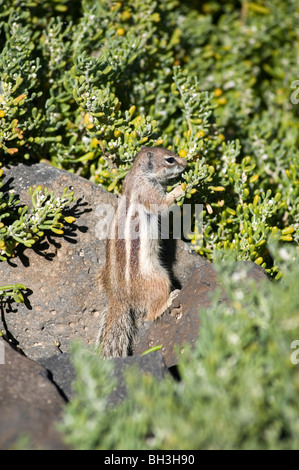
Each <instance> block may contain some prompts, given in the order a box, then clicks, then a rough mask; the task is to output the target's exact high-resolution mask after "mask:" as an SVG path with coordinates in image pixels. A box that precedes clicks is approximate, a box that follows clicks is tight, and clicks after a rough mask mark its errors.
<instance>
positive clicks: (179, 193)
mask: <svg viewBox="0 0 299 470" xmlns="http://www.w3.org/2000/svg"><path fill="white" fill-rule="evenodd" d="M184 192H185V191H184V190H183V189H182V187H181V186H177V187H176V188H174V189H173V190H172V191H171V193H170V194H171V195H172V196H173V198H174V199H178V198H179V197H181V196H182V195H183V194H184Z"/></svg>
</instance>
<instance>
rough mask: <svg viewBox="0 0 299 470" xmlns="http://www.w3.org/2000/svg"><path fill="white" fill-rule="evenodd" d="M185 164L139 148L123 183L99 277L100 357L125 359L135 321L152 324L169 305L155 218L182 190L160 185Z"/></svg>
mask: <svg viewBox="0 0 299 470" xmlns="http://www.w3.org/2000/svg"><path fill="white" fill-rule="evenodd" d="M186 164H187V162H186V160H184V159H183V158H180V157H178V156H177V155H176V154H175V153H173V152H172V151H170V150H167V149H164V148H160V147H152V148H142V150H141V151H140V152H139V153H138V155H137V157H136V159H135V161H134V164H133V166H132V168H131V170H130V171H129V173H128V174H127V176H126V178H125V180H124V185H123V192H122V196H121V198H120V200H119V205H118V209H117V211H116V214H115V216H114V219H113V221H112V223H111V227H110V233H109V236H108V239H107V248H106V249H107V251H106V261H105V264H104V266H103V270H102V275H101V284H102V287H103V288H104V290H105V291H106V293H107V294H108V299H109V305H108V309H107V312H106V313H105V314H104V315H103V316H102V318H101V326H100V332H99V342H100V345H101V353H102V356H103V357H114V356H127V355H128V354H130V353H131V347H132V342H133V339H134V336H135V334H136V330H137V324H138V318H139V317H143V318H145V320H155V319H156V318H158V317H159V316H160V315H162V313H163V312H164V311H165V310H166V309H167V308H168V306H169V298H170V289H171V282H170V276H169V273H168V271H167V270H166V268H165V267H164V266H162V264H161V261H160V257H159V250H160V241H159V238H158V237H157V227H158V217H159V214H160V213H161V212H163V209H164V210H165V209H167V208H168V207H169V206H170V205H171V204H172V203H173V202H174V201H175V199H176V198H178V197H179V196H181V195H182V193H183V190H182V189H181V186H177V187H176V188H175V189H174V190H173V191H171V192H170V193H166V190H165V186H166V184H167V182H168V180H170V179H171V178H174V177H176V176H177V175H179V174H180V173H181V172H182V171H183V170H184V168H185V167H186Z"/></svg>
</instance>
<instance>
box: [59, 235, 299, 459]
mask: <svg viewBox="0 0 299 470" xmlns="http://www.w3.org/2000/svg"><path fill="white" fill-rule="evenodd" d="M272 250H273V256H274V258H275V259H276V260H277V261H278V258H280V264H281V265H282V266H283V267H284V271H285V273H286V274H285V276H284V278H283V280H282V281H279V282H277V283H270V282H269V281H268V282H266V281H265V282H264V283H261V284H259V285H256V284H255V283H254V282H252V283H251V282H250V280H249V278H248V275H247V271H246V269H245V266H242V268H240V267H238V270H236V267H237V264H236V263H231V262H230V257H229V256H228V257H227V258H226V262H225V263H223V262H220V261H216V263H215V266H216V268H217V270H218V272H219V276H220V279H221V283H222V286H223V288H224V289H225V291H226V292H227V295H228V298H229V304H226V303H223V302H222V303H220V304H219V302H218V300H219V297H220V295H221V294H220V292H219V293H218V295H217V294H216V295H214V296H213V301H212V305H211V308H209V309H208V310H205V311H201V314H200V316H201V330H200V337H199V340H198V341H197V343H196V345H195V347H194V349H193V350H190V348H185V352H184V354H183V355H180V363H179V366H178V367H179V374H180V376H181V381H180V382H178V381H175V380H174V379H173V378H171V377H168V378H166V379H164V380H163V381H158V380H157V379H155V378H154V377H152V376H150V375H146V374H144V375H142V376H140V372H138V371H135V370H134V369H133V370H131V371H130V372H129V373H128V375H127V379H126V381H127V387H128V398H127V399H126V400H125V401H124V402H122V403H121V404H119V405H117V406H116V407H115V408H109V406H107V396H108V394H109V392H110V391H111V389H112V386H113V384H112V385H111V375H112V373H111V372H112V368H113V363H112V362H111V361H104V360H99V358H98V356H97V354H95V353H93V352H92V351H89V350H87V349H84V348H82V346H79V345H77V346H76V347H75V349H74V351H73V355H74V364H75V368H76V372H77V380H76V385H75V390H76V392H77V393H76V395H75V397H74V399H73V400H72V401H71V402H70V403H69V404H68V405H67V408H66V410H65V416H64V423H63V431H64V433H65V435H66V439H67V442H68V443H69V444H71V445H72V446H74V448H77V449H78V448H79V449H106V450H108V449H109V450H115V449H131V450H132V449H147V450H154V449H155V450H161V449H165V450H180V449H181V450H184V449H296V448H298V445H299V441H298V435H299V433H298V431H299V419H298V416H299V409H298V399H297V396H298V390H299V364H298V362H299V355H298V347H297V351H296V349H295V350H294V349H292V348H294V344H292V343H293V341H295V340H298V339H299V323H298V310H299V299H298V296H296V292H297V287H298V275H299V268H298V263H297V264H296V263H294V261H295V253H294V251H293V250H287V249H286V248H280V249H279V248H277V246H276V244H275V245H274V246H273V247H272ZM296 344H297V343H296ZM151 354H153V353H151ZM137 378H138V379H137Z"/></svg>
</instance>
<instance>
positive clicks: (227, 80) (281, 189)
mask: <svg viewBox="0 0 299 470" xmlns="http://www.w3.org/2000/svg"><path fill="white" fill-rule="evenodd" d="M0 5H1V3H0ZM74 5H76V8H75V7H74ZM297 21H298V9H297V2H296V1H295V0H288V1H286V2H280V1H278V0H274V1H271V2H270V1H268V0H264V1H259V2H257V3H254V2H245V1H244V2H242V3H241V4H240V2H235V1H233V0H227V1H225V2H213V3H211V4H210V3H204V4H202V5H201V6H197V3H196V2H191V1H190V2H183V4H182V2H179V1H178V0H167V1H165V2H157V1H152V0H143V1H139V0H137V1H136V0H124V1H121V2H117V1H116V2H110V1H107V0H97V1H91V0H82V1H76V2H75V3H74V1H72V0H65V1H63V2H58V1H54V0H52V1H50V0H48V1H45V2H40V1H38V0H32V1H30V2H27V3H26V2H25V4H24V2H20V1H19V0H6V1H2V8H1V14H0V39H1V41H2V42H3V44H4V47H3V49H2V52H1V54H0V74H1V76H0V79H1V82H0V85H1V90H0V124H1V126H0V151H2V153H3V159H4V161H10V162H13V161H18V160H23V159H30V160H32V161H34V160H36V161H38V160H41V161H43V160H44V159H46V160H50V162H51V163H52V164H53V165H55V166H57V167H59V168H65V169H67V170H69V171H72V172H76V173H78V174H81V175H82V176H85V177H87V178H89V179H90V180H91V181H93V182H96V183H97V184H99V185H101V186H102V187H103V188H105V189H107V190H108V191H112V192H116V193H117V192H119V191H121V185H122V180H123V178H124V176H125V175H126V173H127V171H128V170H129V169H130V167H131V164H132V162H133V160H134V157H135V155H136V153H137V152H138V150H139V149H140V147H141V145H149V146H151V145H163V146H165V147H169V148H172V149H173V150H174V151H176V152H178V153H179V154H180V155H181V156H183V157H185V158H186V159H187V160H188V162H189V165H188V169H187V171H186V172H185V173H184V174H183V175H182V179H181V184H182V185H183V188H184V189H185V196H184V197H183V198H182V199H181V201H179V204H183V202H184V203H190V204H194V203H202V204H204V206H205V208H204V212H203V216H204V218H203V221H204V222H203V233H202V235H199V234H197V235H196V236H195V237H194V239H193V240H192V242H193V243H194V246H195V249H196V250H197V251H198V252H199V253H200V254H202V255H204V256H207V257H208V258H211V259H213V258H214V256H215V252H216V251H217V250H219V249H222V248H230V249H231V250H232V251H234V252H236V253H237V257H238V259H248V260H252V261H255V262H256V263H257V264H260V265H262V266H263V267H264V268H265V269H266V270H267V272H268V273H269V275H270V276H272V277H276V278H279V277H280V276H281V270H280V268H279V266H277V265H275V264H273V260H272V259H271V257H270V256H269V250H268V245H267V241H268V238H269V236H270V235H271V233H276V232H278V233H279V234H280V237H281V241H282V242H295V243H298V223H299V219H298V213H299V211H298V206H299V196H298V174H297V173H298V161H299V153H298V143H299V142H298V123H299V120H298V109H299V107H298V105H296V104H293V103H292V102H291V94H292V88H291V87H292V86H293V82H294V80H295V79H296V78H297V75H296V74H297V53H296V50H297V49H298V48H297V47H296V45H298V28H297Z"/></svg>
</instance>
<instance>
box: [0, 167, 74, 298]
mask: <svg viewBox="0 0 299 470" xmlns="http://www.w3.org/2000/svg"><path fill="white" fill-rule="evenodd" d="M2 175H3V169H0V188H1V187H2V186H3V183H2ZM29 194H30V199H31V204H32V207H30V208H29V207H28V206H27V205H24V204H21V201H20V200H19V199H17V198H16V196H15V195H14V192H13V191H8V192H0V261H5V260H7V259H8V258H11V257H14V256H15V252H16V248H17V246H18V245H19V244H21V245H24V247H26V248H31V247H32V246H33V245H34V243H36V242H37V241H38V240H40V239H41V238H43V237H44V232H45V231H46V232H47V231H51V232H52V233H55V234H56V235H62V234H63V223H62V222H61V220H64V222H66V223H72V222H74V220H75V218H74V217H71V216H69V217H63V209H64V208H65V207H67V206H68V205H69V204H70V202H71V201H73V200H74V192H73V191H69V190H68V188H65V189H64V191H63V194H62V196H60V197H57V196H56V195H55V193H54V191H51V192H49V191H48V189H47V188H44V189H43V188H42V187H41V186H37V187H36V188H35V189H34V190H33V188H32V187H30V188H29ZM62 218H63V219H62ZM24 289H26V287H25V286H23V285H21V284H15V285H7V286H1V285H0V298H1V297H12V298H13V300H14V301H15V302H24V297H23V295H22V292H21V290H24Z"/></svg>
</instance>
